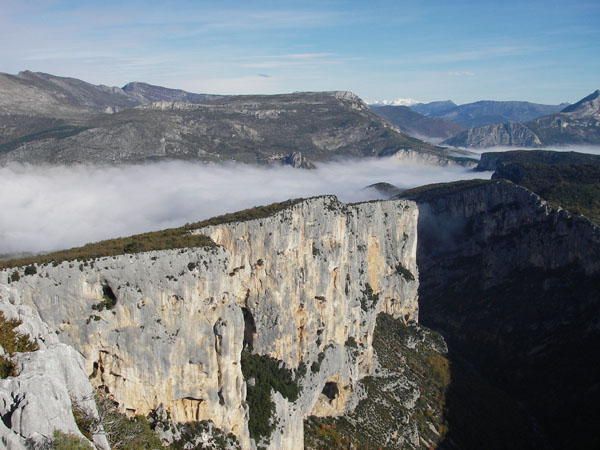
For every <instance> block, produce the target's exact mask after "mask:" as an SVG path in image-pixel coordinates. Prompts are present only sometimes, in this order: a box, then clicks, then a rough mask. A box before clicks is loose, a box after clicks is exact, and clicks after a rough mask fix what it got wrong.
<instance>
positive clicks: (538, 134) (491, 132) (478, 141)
mask: <svg viewBox="0 0 600 450" xmlns="http://www.w3.org/2000/svg"><path fill="white" fill-rule="evenodd" d="M567 144H593V145H597V144H600V91H598V90H596V91H594V92H593V93H591V94H590V95H588V96H586V97H584V98H583V99H581V100H580V101H578V102H577V103H575V104H573V105H570V106H567V107H566V108H563V109H562V110H561V111H560V112H558V113H555V114H551V115H548V116H544V117H540V118H537V119H535V120H532V121H529V122H525V123H510V124H509V125H508V126H506V125H487V126H483V127H477V128H472V129H469V130H467V131H464V132H462V133H461V134H459V135H457V136H454V137H452V138H449V139H447V140H446V141H444V142H442V145H450V146H453V147H480V148H485V147H494V146H512V147H540V146H543V145H567Z"/></svg>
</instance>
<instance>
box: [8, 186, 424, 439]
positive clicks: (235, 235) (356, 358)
mask: <svg viewBox="0 0 600 450" xmlns="http://www.w3.org/2000/svg"><path fill="white" fill-rule="evenodd" d="M417 218H418V211H417V208H416V205H415V204H414V203H413V202H410V201H404V200H396V201H388V202H370V203H363V204H354V205H345V204H341V203H339V202H338V201H337V199H335V197H330V196H325V197H318V198H314V199H309V200H305V201H301V202H299V203H296V204H294V205H293V206H291V207H289V208H287V209H284V210H282V211H279V212H278V213H276V214H274V215H272V216H270V217H266V218H262V219H256V220H250V221H246V222H237V223H229V224H223V225H215V226H210V227H206V228H204V229H200V230H198V233H203V234H207V235H209V236H210V237H211V238H212V239H213V240H214V241H215V243H216V244H217V247H214V248H206V249H203V248H194V249H183V250H167V251H159V252H148V253H140V254H132V255H122V256H116V257H106V258H100V259H96V260H94V261H85V262H77V261H73V262H63V263H62V264H59V265H57V266H56V267H53V266H50V265H44V266H39V267H37V273H36V274H35V275H29V276H24V275H25V274H24V273H23V272H21V275H22V276H21V278H20V280H19V281H15V282H12V283H10V287H9V289H10V290H11V291H13V292H18V293H19V296H20V299H21V301H22V302H23V303H24V304H25V305H27V306H29V307H30V308H32V310H33V311H35V312H37V313H39V316H40V317H41V319H42V320H43V321H44V322H45V323H47V324H48V326H49V327H50V330H52V331H55V332H56V333H57V335H58V339H59V340H60V341H61V342H62V343H64V344H67V345H70V346H72V347H73V348H75V349H76V350H78V351H79V352H81V354H82V355H83V356H84V358H85V371H86V372H87V374H88V375H91V377H92V382H93V383H94V384H95V385H97V386H104V387H106V389H108V391H109V392H110V394H111V395H112V397H113V398H114V399H115V400H116V401H117V402H118V403H119V405H120V408H121V409H122V410H123V411H126V412H128V413H129V414H144V415H146V414H148V413H150V412H152V411H154V410H157V409H159V408H162V409H164V410H166V411H167V412H168V413H169V414H170V417H171V419H172V420H173V421H175V422H184V421H199V420H205V419H210V420H212V421H213V422H214V423H215V424H216V426H217V427H219V428H221V429H223V430H225V431H227V432H233V433H234V434H235V435H236V436H237V437H238V439H239V440H240V442H241V443H242V446H243V447H244V448H251V447H253V446H254V445H255V443H254V442H253V440H251V439H250V434H249V429H248V414H249V411H248V405H247V403H246V389H247V383H248V382H249V380H245V379H244V377H243V374H242V370H241V353H242V349H243V347H246V348H251V349H252V350H253V352H254V353H257V354H262V355H269V356H271V357H273V358H275V359H277V360H279V361H281V364H283V365H284V366H285V367H287V368H290V369H299V368H300V367H301V366H303V367H304V368H306V367H310V370H305V375H304V376H302V377H300V373H301V372H302V371H300V370H297V371H296V377H297V381H298V382H299V385H300V388H301V391H300V395H299V397H298V399H297V400H296V401H294V402H291V401H288V400H287V399H286V398H284V397H283V396H282V395H280V394H279V393H275V394H274V395H273V398H274V401H275V406H276V414H277V418H278V422H277V425H276V427H277V428H276V431H275V432H274V433H272V436H271V439H270V443H269V444H268V445H269V448H273V449H275V448H277V449H296V448H302V446H303V439H302V436H303V419H304V418H305V417H307V416H308V415H310V414H312V415H336V414H341V413H342V412H344V411H345V409H347V408H349V407H351V406H352V405H353V404H355V401H354V400H353V395H354V388H355V386H356V385H357V383H358V381H359V380H360V379H361V378H363V377H364V376H366V375H369V374H370V373H371V372H372V370H373V366H374V359H373V348H372V345H371V343H372V339H373V332H374V328H375V321H376V316H377V314H378V313H379V312H382V311H383V312H387V313H389V314H392V315H394V316H396V317H401V318H403V319H404V320H408V319H417V318H418V305H417V286H418V274H417V268H416V242H417V240H416V239H417V237H416V227H417ZM20 270H21V271H22V269H20ZM10 273H11V271H4V272H0V283H2V284H6V283H7V281H8V276H9V274H10ZM349 342H350V343H352V344H353V345H352V346H351V347H352V348H350V346H349V344H348V343H349ZM355 346H356V348H357V349H358V351H355ZM315 363H318V364H315ZM326 385H327V386H329V387H331V386H332V385H335V388H336V389H337V393H338V395H336V396H334V398H330V396H328V395H326V394H327V392H325V393H323V391H324V388H325V387H326ZM265 444H266V442H265Z"/></svg>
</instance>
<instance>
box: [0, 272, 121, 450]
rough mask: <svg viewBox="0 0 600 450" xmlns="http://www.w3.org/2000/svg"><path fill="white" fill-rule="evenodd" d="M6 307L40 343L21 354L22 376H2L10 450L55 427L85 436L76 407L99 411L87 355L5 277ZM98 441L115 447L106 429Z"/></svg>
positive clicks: (1, 300)
mask: <svg viewBox="0 0 600 450" xmlns="http://www.w3.org/2000/svg"><path fill="white" fill-rule="evenodd" d="M3 281H5V280H3ZM0 311H2V313H3V314H4V316H5V317H6V318H7V319H15V320H20V321H21V322H22V324H21V325H20V326H19V327H18V330H19V331H20V332H21V333H23V334H26V335H29V336H30V337H31V338H33V339H34V340H35V342H36V343H37V345H38V347H39V350H37V351H34V352H28V353H19V354H16V355H15V356H14V357H13V358H14V360H15V361H16V366H17V372H18V376H16V377H10V378H7V379H3V380H0V417H2V420H0V443H1V444H2V445H3V446H4V448H7V449H9V450H21V449H23V450H25V449H26V448H31V445H33V446H34V448H36V447H35V446H38V445H43V444H44V442H46V441H48V440H49V439H51V438H52V435H53V432H54V430H59V431H62V432H64V433H69V434H74V435H77V436H79V437H81V438H84V436H83V435H82V434H81V432H80V431H79V428H78V427H77V424H76V423H75V419H74V416H73V409H74V408H80V409H84V410H86V411H87V412H88V413H89V414H90V416H91V417H93V418H98V411H97V409H96V404H95V402H94V389H93V387H92V385H91V383H90V381H89V380H88V377H87V374H86V372H85V369H84V367H85V362H84V359H83V357H82V356H81V354H80V353H79V352H77V351H76V350H75V349H74V348H73V347H71V346H69V345H66V344H63V343H60V342H59V338H58V336H57V335H56V334H55V332H54V330H51V329H50V328H49V327H48V326H47V324H46V323H44V322H43V321H42V320H41V319H40V317H39V316H38V314H37V313H36V312H35V310H34V309H32V308H31V307H29V306H27V305H24V304H23V303H22V302H21V298H20V294H19V290H18V289H15V288H14V287H9V286H6V284H5V283H0ZM94 444H95V445H96V448H98V449H102V450H108V449H109V448H110V447H109V444H108V442H107V440H106V437H105V436H104V435H103V434H97V435H95V436H94Z"/></svg>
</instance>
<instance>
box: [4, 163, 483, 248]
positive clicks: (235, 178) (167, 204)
mask: <svg viewBox="0 0 600 450" xmlns="http://www.w3.org/2000/svg"><path fill="white" fill-rule="evenodd" d="M489 176H490V174H489V173H481V172H480V173H475V172H471V171H469V170H467V169H464V168H462V167H450V168H448V167H437V166H428V165H419V164H410V163H406V162H402V161H399V160H397V159H369V160H352V161H345V162H330V163H327V164H320V165H319V166H318V168H317V169H316V170H310V171H307V170H298V169H292V168H290V167H279V166H278V167H261V166H255V165H243V164H200V163H190V162H181V161H171V162H161V163H155V164H146V165H127V166H117V167H112V166H111V167H91V166H71V167H63V166H60V167H58V166H45V167H33V166H28V165H10V166H7V167H2V168H0V192H2V196H0V211H2V214H1V215H0V254H2V253H9V252H11V253H12V252H20V251H47V250H54V249H59V248H69V247H73V246H78V245H82V244H85V243H87V242H93V241H98V240H101V239H107V238H112V237H117V236H126V235H131V234H134V233H140V232H144V231H151V230H159V229H164V228H168V227H174V226H179V225H183V224H184V223H186V222H195V221H198V220H202V219H205V218H209V217H212V216H215V215H220V214H223V213H226V212H232V211H236V210H240V209H244V208H248V207H251V206H255V205H260V204H269V203H272V202H275V201H282V200H286V199H288V198H297V197H309V196H314V195H320V194H335V195H338V197H339V198H340V199H341V200H342V201H362V200H369V199H372V198H373V196H374V194H375V193H374V192H373V191H372V190H364V189H363V188H364V187H365V186H368V185H370V184H372V183H376V182H380V181H384V182H389V183H392V184H395V185H397V186H400V187H403V188H409V187H414V186H418V185H422V184H427V183H433V182H443V181H451V180H456V179H465V178H482V177H489Z"/></svg>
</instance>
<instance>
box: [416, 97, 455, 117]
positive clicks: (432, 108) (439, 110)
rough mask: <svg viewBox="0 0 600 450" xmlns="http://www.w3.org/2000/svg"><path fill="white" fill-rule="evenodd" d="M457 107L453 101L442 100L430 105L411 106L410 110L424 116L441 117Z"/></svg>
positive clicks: (418, 104)
mask: <svg viewBox="0 0 600 450" xmlns="http://www.w3.org/2000/svg"><path fill="white" fill-rule="evenodd" d="M457 106H458V105H457V104H456V103H454V102H453V101H452V100H442V101H437V102H430V103H417V104H416V105H411V106H410V109H412V110H413V111H415V112H418V113H419V114H422V115H424V116H428V117H440V116H442V115H444V114H445V113H447V112H448V111H451V110H453V109H454V108H456V107H457Z"/></svg>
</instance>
